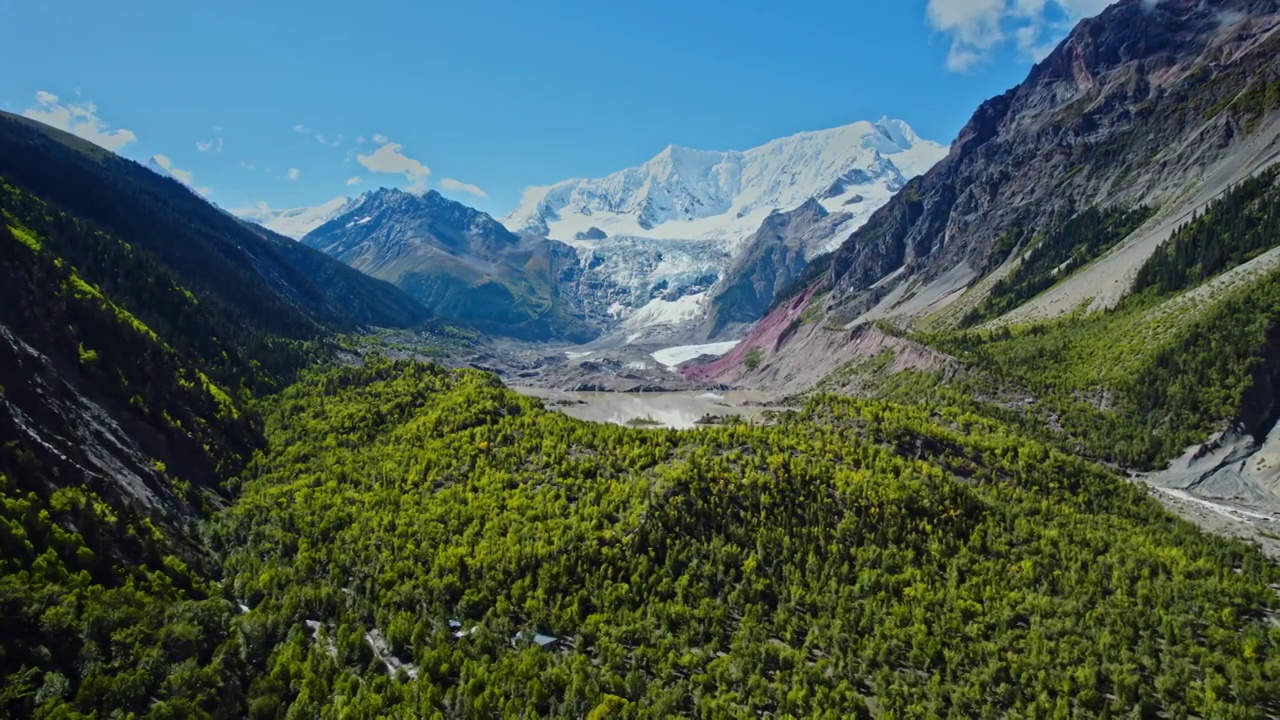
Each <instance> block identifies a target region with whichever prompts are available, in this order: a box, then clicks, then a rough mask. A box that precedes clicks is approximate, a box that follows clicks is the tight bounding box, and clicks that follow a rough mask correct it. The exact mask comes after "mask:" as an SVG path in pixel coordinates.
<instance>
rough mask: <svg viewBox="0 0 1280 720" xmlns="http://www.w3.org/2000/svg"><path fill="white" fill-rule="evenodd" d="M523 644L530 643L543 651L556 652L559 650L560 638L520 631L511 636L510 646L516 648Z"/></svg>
mask: <svg viewBox="0 0 1280 720" xmlns="http://www.w3.org/2000/svg"><path fill="white" fill-rule="evenodd" d="M525 643H532V644H534V645H537V646H538V647H540V648H542V649H543V650H558V649H559V648H560V638H558V637H553V636H551V635H543V634H542V633H536V632H529V631H527V630H522V631H520V632H518V633H516V634H515V635H512V636H511V644H512V645H513V646H517V647H518V646H520V645H522V644H525Z"/></svg>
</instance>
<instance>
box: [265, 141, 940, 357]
mask: <svg viewBox="0 0 1280 720" xmlns="http://www.w3.org/2000/svg"><path fill="white" fill-rule="evenodd" d="M945 155H946V149H945V148H943V147H942V146H940V145H938V144H937V143H933V142H930V141H927V140H921V139H920V138H919V137H917V136H916V134H915V132H914V131H912V130H911V128H910V127H909V126H908V125H907V124H906V123H904V122H902V121H899V120H890V119H889V118H884V119H882V120H880V121H879V122H876V123H869V122H858V123H853V124H851V125H847V126H844V127H839V128H835V129H832V130H824V131H819V132H807V133H801V134H799V135H794V136H792V137H787V138H782V139H780V140H775V141H773V142H770V143H767V144H765V145H762V146H760V147H757V148H752V149H750V150H746V151H743V152H712V151H704V150H690V149H687V148H680V147H675V146H670V147H668V148H666V149H665V150H663V151H662V152H661V153H659V154H658V155H657V156H656V157H654V158H653V159H651V160H649V161H648V162H646V163H644V164H643V165H641V166H639V167H635V168H628V169H626V170H621V171H619V172H617V173H614V174H612V175H609V176H608V177H605V178H600V179H594V180H567V181H564V182H561V183H557V184H555V185H552V186H549V187H535V188H529V189H528V190H526V191H525V196H524V200H523V201H522V202H521V205H520V207H518V208H517V209H516V210H514V211H512V213H511V214H510V215H509V216H507V217H506V218H505V219H504V220H503V222H502V223H499V222H497V221H495V220H494V219H493V218H491V217H489V216H487V215H485V214H483V213H479V212H476V211H474V210H471V209H470V208H467V207H465V206H463V205H461V204H459V203H457V202H453V201H451V200H447V199H445V198H444V197H442V196H440V195H439V194H438V193H434V192H427V193H426V194H424V195H412V194H410V193H407V192H403V191H395V190H386V189H382V190H375V191H372V192H368V193H365V194H364V195H362V196H360V197H359V198H356V199H354V200H350V199H348V198H337V199H335V200H333V201H330V202H328V203H325V204H324V205H321V206H319V207H315V208H301V209H296V210H286V211H273V212H266V213H264V212H262V211H257V210H246V211H241V217H244V218H246V219H248V220H252V221H254V222H258V223H260V224H262V225H263V226H264V227H266V228H268V229H271V230H275V231H277V232H281V233H282V234H286V235H289V236H291V237H295V238H298V239H300V240H301V242H302V243H303V244H305V245H308V246H310V247H313V248H317V249H319V250H322V251H324V252H325V253H327V254H329V255H331V256H333V257H336V258H338V259H340V260H342V261H343V262H346V263H348V264H349V265H351V266H353V267H355V268H357V269H359V270H362V271H364V272H366V273H369V274H371V275H373V276H374V277H378V278H381V279H384V280H387V281H389V282H392V283H395V284H396V285H398V286H399V287H401V288H402V289H404V290H405V291H406V292H408V293H409V294H410V295H411V296H412V297H414V298H415V299H417V300H418V301H420V302H422V303H423V304H424V305H425V306H426V307H427V308H428V309H429V310H430V311H432V312H433V313H434V314H437V315H439V316H441V317H445V318H448V319H450V320H454V321H457V322H460V323H464V324H467V325H472V326H474V327H477V328H479V329H481V330H483V331H484V332H486V333H491V334H497V335H505V336H510V337H514V338H519V339H524V340H539V341H549V340H560V341H570V342H586V341H588V340H593V339H597V338H603V339H606V340H612V341H613V342H614V343H615V344H620V343H628V342H643V341H648V342H660V341H667V342H668V344H672V343H674V342H678V341H688V342H696V341H703V340H707V339H725V338H727V337H732V336H734V334H735V333H740V332H741V331H742V330H744V329H745V328H746V327H747V326H749V325H750V324H751V323H752V322H754V321H755V320H758V319H759V318H760V317H761V316H762V315H763V314H764V311H765V310H766V309H768V307H769V306H770V304H771V303H772V302H773V300H774V299H775V296H776V295H777V293H778V292H780V291H782V290H783V289H785V288H788V287H789V286H790V284H791V283H792V282H793V281H794V280H795V279H796V278H798V277H800V276H801V275H802V274H803V273H804V271H805V268H806V267H808V265H809V263H810V261H812V260H813V258H815V257H817V256H820V255H822V254H824V253H827V252H830V251H831V250H833V249H835V247H836V246H838V245H839V244H840V242H841V241H842V240H843V239H844V238H845V237H847V236H848V234H849V233H850V232H852V231H853V230H855V229H857V228H858V227H859V226H861V225H862V224H863V223H864V222H866V221H867V219H868V218H869V217H870V216H871V214H872V213H873V212H874V211H875V210H876V209H878V208H879V207H880V206H881V205H883V204H884V203H886V202H888V200H889V198H890V197H892V196H893V194H894V192H896V191H897V190H899V189H901V188H902V187H903V186H905V185H906V182H907V181H908V180H910V179H911V178H913V177H915V176H917V175H919V174H921V173H923V172H924V171H925V170H927V169H928V168H929V167H930V166H932V165H933V164H934V163H935V162H937V161H938V160H940V159H941V158H942V157H943V156H945Z"/></svg>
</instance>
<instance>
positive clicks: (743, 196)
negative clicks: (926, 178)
mask: <svg viewBox="0 0 1280 720" xmlns="http://www.w3.org/2000/svg"><path fill="white" fill-rule="evenodd" d="M945 155H946V148H944V147H943V146H942V145H939V144H938V143H934V142H930V141H927V140H921V139H920V137H919V136H918V135H916V133H915V131H914V130H912V129H911V127H910V126H909V125H908V124H907V123H905V122H903V121H901V120H893V119H890V118H887V117H886V118H882V119H881V120H880V121H878V122H875V123H871V122H856V123H852V124H850V125H845V126H842V127H838V128H832V129H830V130H819V131H814V132H804V133H799V134H796V135H792V136H790V137H785V138H781V139H778V140H773V141H771V142H768V143H765V144H764V145H761V146H759V147H755V148H752V149H750V150H745V151H727V152H722V151H708V150H695V149H690V148H683V147H680V146H677V145H669V146H667V147H666V148H665V149H664V150H662V152H660V153H658V154H657V155H656V156H654V157H653V158H652V159H650V160H649V161H647V162H645V163H644V164H643V165H640V166H638V167H634V168H628V169H625V170H620V171H618V172H616V173H613V174H611V175H608V176H606V177H603V178H595V179H574V180H566V181H563V182H560V183H556V184H555V185H550V186H545V187H532V188H529V189H528V190H526V191H525V194H524V199H523V200H522V201H521V203H520V206H519V207H518V208H516V210H514V211H513V212H512V213H511V214H510V215H508V216H507V218H506V219H505V221H504V222H505V224H506V225H507V227H508V228H510V229H511V230H513V231H515V232H528V233H534V234H540V235H547V236H549V237H552V238H555V239H557V240H563V241H565V242H573V241H574V237H575V236H576V235H577V234H578V233H580V232H583V231H585V230H586V229H587V228H588V227H589V226H594V227H598V228H600V229H602V230H604V231H605V232H606V233H608V234H609V235H611V236H614V235H623V236H643V237H654V238H668V239H715V240H723V241H728V242H729V244H730V245H733V244H735V243H737V242H741V241H742V240H744V239H745V238H746V237H748V236H749V235H750V234H751V233H752V232H754V231H755V230H756V228H758V227H759V225H760V222H761V221H762V220H763V219H764V218H766V217H768V215H769V213H771V212H774V211H775V210H778V211H787V210H791V209H794V208H796V207H799V206H800V204H802V203H804V202H805V201H806V200H809V199H811V198H820V199H823V200H824V201H829V202H827V209H828V210H837V209H840V205H841V203H843V202H844V201H847V200H849V199H850V198H851V197H853V196H854V195H857V196H859V197H861V198H866V197H868V196H874V197H879V196H882V195H883V196H884V197H883V199H884V200H887V199H888V197H887V196H888V194H892V192H893V191H894V190H896V189H898V188H900V187H901V186H902V185H903V184H904V183H905V182H906V180H908V179H910V178H911V177H914V176H915V175H918V174H921V173H923V172H924V171H926V170H927V169H928V168H929V167H930V166H931V165H932V164H933V163H934V162H937V161H938V160H940V159H941V158H942V157H944V156H945ZM859 189H862V190H866V191H867V192H860V191H859Z"/></svg>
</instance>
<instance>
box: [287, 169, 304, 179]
mask: <svg viewBox="0 0 1280 720" xmlns="http://www.w3.org/2000/svg"><path fill="white" fill-rule="evenodd" d="M301 176H302V171H301V170H299V169H298V168H289V172H288V173H287V175H286V177H288V178H289V179H290V180H297V179H298V178H299V177H301Z"/></svg>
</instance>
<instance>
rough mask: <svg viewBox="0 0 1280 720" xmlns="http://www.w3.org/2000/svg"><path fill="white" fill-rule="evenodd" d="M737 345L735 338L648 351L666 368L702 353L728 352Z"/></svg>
mask: <svg viewBox="0 0 1280 720" xmlns="http://www.w3.org/2000/svg"><path fill="white" fill-rule="evenodd" d="M737 346H738V341H737V340H730V341H729V342H719V343H709V344H707V345H680V346H677V347H669V348H663V349H662V350H658V351H657V352H653V353H650V355H651V356H652V357H653V359H654V360H657V361H658V364H660V365H664V366H666V367H668V368H673V367H675V366H677V365H679V364H680V363H683V362H689V361H690V360H692V359H694V358H696V357H702V356H703V355H715V356H717V357H718V356H720V355H724V354H725V353H727V352H729V351H730V350H732V349H734V348H735V347H737Z"/></svg>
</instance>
